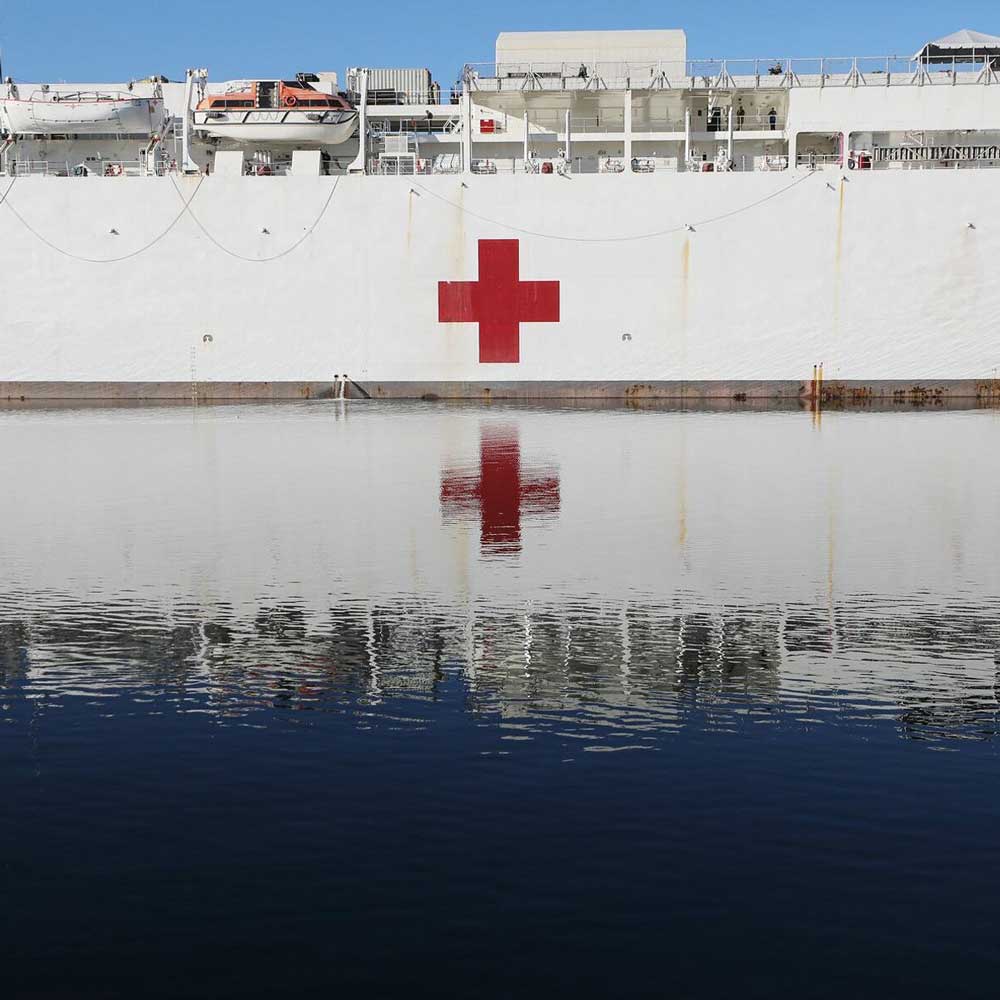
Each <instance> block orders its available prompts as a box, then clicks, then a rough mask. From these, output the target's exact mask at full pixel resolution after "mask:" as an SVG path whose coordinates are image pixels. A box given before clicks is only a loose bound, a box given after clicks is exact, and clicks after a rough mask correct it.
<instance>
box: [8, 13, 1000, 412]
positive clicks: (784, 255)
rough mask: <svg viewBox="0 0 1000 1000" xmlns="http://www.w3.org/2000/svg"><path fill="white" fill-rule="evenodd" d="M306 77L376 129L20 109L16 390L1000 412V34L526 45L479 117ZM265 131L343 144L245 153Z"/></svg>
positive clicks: (198, 78)
mask: <svg viewBox="0 0 1000 1000" xmlns="http://www.w3.org/2000/svg"><path fill="white" fill-rule="evenodd" d="M302 78H304V77H300V79H302ZM308 78H309V79H315V80H316V81H317V82H316V83H315V84H314V85H313V86H315V88H316V91H317V96H316V98H315V99H316V100H317V101H320V100H323V101H324V102H328V100H329V101H332V100H333V99H336V100H337V101H338V102H340V101H342V102H343V107H344V108H346V109H347V110H346V111H344V114H345V115H346V114H348V113H349V115H350V118H351V124H349V125H347V126H346V127H345V128H342V134H343V135H346V134H347V130H349V129H353V128H354V125H353V119H354V116H355V114H356V115H357V121H358V126H357V128H356V130H355V134H354V136H352V137H350V138H348V139H346V140H345V141H339V142H327V141H324V139H323V137H322V136H321V135H319V133H320V132H321V130H322V128H321V127H322V125H323V124H324V123H323V121H321V119H323V118H324V117H325V116H326V115H327V114H328V113H330V109H329V108H328V107H326V106H324V107H322V108H320V107H316V108H311V107H304V106H300V104H301V103H302V102H301V100H300V98H301V97H302V94H303V92H302V91H298V90H292V91H284V90H275V91H274V93H273V95H271V97H269V98H267V99H268V100H273V101H275V102H276V107H275V108H273V109H270V108H265V105H264V104H263V102H264V100H265V98H264V97H263V96H261V93H262V92H260V91H259V88H260V87H261V86H263V84H261V83H259V82H253V81H251V82H249V83H247V82H246V81H243V82H240V83H236V82H234V83H230V84H226V83H213V82H210V81H208V79H207V75H206V74H205V73H204V72H203V71H192V73H191V74H190V75H189V79H188V81H187V83H186V84H180V83H167V82H164V81H162V80H159V79H152V80H149V81H145V82H143V81H138V82H133V83H131V84H129V85H117V86H115V85H107V86H105V85H99V86H95V85H87V86H86V87H84V86H81V85H79V84H74V85H61V84H60V85H57V84H52V85H50V86H49V87H48V89H47V90H45V91H44V93H45V95H46V102H45V103H51V104H59V105H62V104H64V103H68V100H69V99H68V97H67V98H66V101H65V102H64V100H63V97H62V95H64V94H65V95H69V94H73V93H79V92H81V91H88V92H93V93H105V92H106V93H120V92H125V93H127V94H128V95H129V99H130V100H132V101H143V100H145V101H148V102H151V105H150V106H155V102H157V101H161V100H162V107H163V108H164V109H165V114H164V117H163V126H162V128H159V130H158V131H153V132H152V133H151V134H138V133H137V134H135V135H124V134H122V132H123V131H124V130H122V129H118V130H115V129H111V128H109V129H108V130H107V132H106V133H102V134H96V135H95V134H92V129H90V128H89V127H88V128H82V127H81V128H76V127H74V126H72V125H71V124H68V123H63V127H61V129H60V131H58V132H56V131H55V130H54V129H53V131H52V132H51V133H47V134H35V133H32V132H30V131H29V130H26V129H24V128H23V127H20V126H19V127H14V126H15V125H16V124H17V122H16V121H15V120H14V119H12V118H11V116H10V113H9V111H8V112H7V117H6V119H5V122H6V125H5V129H6V134H5V137H4V139H3V141H2V142H0V166H2V170H3V174H4V175H6V176H5V177H4V178H3V179H0V200H2V202H3V203H2V204H0V267H2V268H3V271H4V273H5V274H7V275H13V276H15V278H14V281H13V285H14V287H16V288H17V289H18V292H17V293H16V294H14V295H12V296H11V297H10V298H8V299H7V300H6V301H5V312H6V319H7V321H6V323H5V327H4V332H3V334H2V336H0V385H2V386H3V388H2V389H0V394H3V395H15V396H21V395H24V396H38V395H67V394H68V395H109V394H111V395H173V396H178V395H179V396H181V397H185V398H186V397H188V396H190V395H194V396H197V397H199V398H201V397H215V398H219V397H226V396H230V395H237V396H242V395H249V394H265V395H302V394H314V393H321V392H331V391H336V392H339V391H344V392H345V393H347V394H352V393H353V394H357V393H367V394H370V395H482V394H484V393H489V394H494V395H509V394H513V395H547V394H553V393H566V394H576V395H595V394H596V395H609V396H621V395H626V394H627V395H633V396H634V395H681V396H688V397H690V396H726V397H730V396H735V397H737V398H742V397H750V396H756V395H767V396H775V395H780V396H803V397H806V398H819V397H822V396H824V395H825V396H830V395H834V396H836V397H837V398H845V399H849V400H858V401H861V400H867V399H869V398H873V397H878V396H886V397H889V398H897V397H900V398H921V399H924V398H943V397H944V396H947V395H967V396H977V397H978V398H981V399H990V400H992V399H994V398H996V396H997V395H998V391H997V384H998V383H997V369H998V367H1000V348H998V347H997V346H996V344H995V341H994V338H993V337H992V335H991V334H990V333H989V317H990V316H992V315H995V314H996V312H997V309H998V308H1000V290H998V288H997V285H996V283H995V282H994V281H993V279H992V261H994V260H996V259H997V256H998V253H1000V231H998V230H997V229H995V228H994V226H993V225H992V224H991V221H990V220H991V219H993V218H995V217H996V216H997V212H998V209H1000V185H998V184H997V178H998V177H1000V174H996V173H994V169H995V168H996V167H997V166H1000V86H998V84H1000V39H992V38H991V36H983V35H979V34H976V33H963V34H959V35H958V36H950V37H949V38H945V39H939V40H938V41H937V42H933V43H929V44H928V45H927V46H925V47H924V48H923V49H922V50H921V52H920V53H918V54H917V55H916V56H914V57H912V58H895V57H880V58H877V59H876V58H860V57H858V58H855V57H850V58H845V59H839V58H817V59H790V58H765V59H751V60H727V61H698V60H691V59H688V58H687V52H686V39H685V36H684V33H683V32H679V31H665V32H659V31H657V32H607V33H599V32H598V33H595V32H541V33H534V34H524V33H518V34H503V35H501V36H500V38H499V39H498V42H497V61H496V62H495V63H493V64H489V65H480V66H476V65H467V66H466V67H465V68H464V70H463V71H462V74H461V78H460V80H459V82H458V83H457V84H456V86H455V87H454V88H453V89H452V90H451V91H444V92H442V91H441V88H440V87H438V86H437V84H435V83H433V81H432V80H431V79H430V75H429V74H428V73H427V72H426V71H420V70H393V71H388V70H366V69H363V68H362V69H352V70H350V71H349V74H348V78H347V79H348V87H349V90H348V91H347V92H345V93H344V94H342V95H338V94H337V91H336V85H335V82H333V81H331V80H330V79H329V75H326V76H324V78H323V79H322V82H320V78H319V77H318V76H316V77H313V76H311V75H310V76H309V77H308ZM411 82H412V85H413V87H414V88H415V89H414V90H412V91H411V90H408V89H406V88H407V87H408V86H409V85H410V83H411ZM274 86H275V87H279V86H280V87H286V86H288V87H294V86H295V85H292V84H285V83H280V82H276V83H274ZM248 87H255V88H258V90H253V91H251V90H248V89H247V88H248ZM241 88H242V89H241ZM39 90H40V87H38V86H34V87H33V86H30V85H27V84H20V85H19V86H16V87H15V86H12V85H7V87H6V95H4V93H3V92H2V91H0V98H3V107H4V108H5V109H6V108H7V107H9V106H11V102H12V101H15V99H17V98H19V94H24V93H35V92H37V91H39ZM18 92H19V93H18ZM227 94H228V95H229V97H227V96H226V95H227ZM241 94H242V95H244V97H245V100H248V101H251V102H252V103H253V107H252V108H250V107H248V108H228V107H226V108H222V107H221V105H220V106H218V107H216V105H215V104H214V103H213V102H214V101H215V100H217V99H218V100H222V101H223V102H224V101H226V100H229V99H232V100H240V99H243V98H241V97H240V95H241ZM248 94H249V95H250V96H246V95H248ZM293 94H294V95H295V96H296V104H295V105H292V104H290V103H288V102H287V101H286V97H287V96H290V95H293ZM322 94H329V95H330V97H329V99H327V98H326V97H322ZM233 95H235V96H233ZM306 96H307V98H308V100H309V101H311V100H312V99H313V98H312V97H311V96H309V95H306ZM57 98H58V100H57ZM387 102H388V103H387ZM195 105H198V108H199V109H200V110H195ZM262 108H264V110H265V111H266V113H268V114H271V113H274V114H280V115H291V114H294V115H296V116H303V115H305V116H308V115H310V114H311V115H313V116H314V118H316V120H315V121H314V120H312V119H309V121H308V123H307V122H306V119H305V118H303V122H302V127H303V128H308V129H309V134H308V136H298V135H293V136H288V135H284V134H282V135H280V136H279V135H278V134H277V131H275V132H272V133H270V135H272V136H274V137H275V138H271V139H268V138H267V136H265V134H264V133H263V132H260V133H259V134H258V133H254V134H253V135H248V134H237V132H238V128H236V127H234V128H233V129H232V131H227V127H228V126H229V125H234V126H242V125H243V123H239V122H235V123H230V122H229V120H228V117H229V116H230V115H231V114H236V115H246V114H251V115H252V114H260V113H263V112H262ZM355 109H356V110H355ZM211 114H217V115H223V114H225V115H226V116H227V119H226V121H225V122H222V120H221V118H215V119H213V120H212V121H213V122H214V125H213V124H212V123H210V122H209V120H208V116H209V115H211ZM338 114H339V112H338ZM254 124H255V125H256V123H254ZM281 124H282V123H278V122H274V123H267V127H268V128H272V127H274V128H277V127H278V126H280V125H281ZM224 126H225V127H224ZM262 127H263V126H262ZM317 136H319V137H318V138H317ZM39 175H45V179H42V178H41V177H40V176H39ZM247 175H252V176H247ZM53 177H58V178H70V179H69V180H59V181H58V182H57V181H56V180H54V179H52V178H53ZM73 177H80V178H86V180H83V179H81V180H80V181H78V182H75V181H73V180H72V178H73ZM118 177H124V178H126V180H121V181H118V182H116V186H114V187H110V186H106V185H105V183H104V180H103V179H104V178H118ZM93 178H101V179H102V180H101V183H97V181H95V180H93ZM55 286H58V287H59V288H60V289H62V290H63V291H64V294H62V295H60V296H58V297H54V296H51V295H49V294H48V293H47V290H48V289H49V288H51V287H55ZM154 299H155V304H154V302H153V300H154Z"/></svg>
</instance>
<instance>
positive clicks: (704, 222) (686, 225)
mask: <svg viewBox="0 0 1000 1000" xmlns="http://www.w3.org/2000/svg"><path fill="white" fill-rule="evenodd" d="M813 173H814V172H813V171H810V172H809V173H807V174H803V175H802V176H801V177H799V178H797V179H796V180H794V181H792V183H791V184H787V185H785V187H783V188H779V190H777V191H772V192H771V193H770V194H768V195H765V196H764V197H763V198H758V199H757V200H756V201H752V202H750V204H748V205H742V206H740V207H739V208H735V209H733V210H732V211H729V212H723V213H722V214H721V215H715V216H712V217H711V218H708V219H701V220H700V221H693V222H683V223H681V224H680V225H677V226H671V227H670V228H669V229H657V230H655V231H653V232H649V233H637V234H635V235H633V236H564V235H561V234H560V233H542V232H538V231H536V230H533V229H524V228H522V227H521V226H512V225H511V224H510V223H507V222H501V221H500V220H499V219H491V218H489V217H488V216H485V215H480V214H479V213H478V212H473V211H472V210H471V209H468V208H466V207H465V206H464V205H460V204H459V203H458V202H455V201H452V200H451V199H450V198H446V197H445V196H444V195H441V194H438V193H437V192H436V191H432V190H431V189H430V188H428V187H425V186H424V185H423V184H421V183H420V182H419V181H416V180H414V179H413V178H410V183H411V184H412V185H413V186H414V187H417V188H420V190H421V191H424V192H426V193H427V194H429V195H430V196H431V197H432V198H437V200H438V201H442V202H444V203H445V204H446V205H450V206H451V207H452V208H455V209H458V211H460V212H463V213H464V214H466V215H468V216H470V217H471V218H473V219H478V220H479V221H480V222H486V223H488V224H489V225H491V226H499V227H500V228H501V229H507V230H509V231H510V232H512V233H520V234H522V235H523V236H534V237H537V238H538V239H542V240H560V241H562V242H566V243H633V242H636V241H637V240H653V239H658V238H659V237H661V236H671V235H673V234H674V233H682V232H684V231H685V230H687V231H689V232H690V231H692V230H696V229H698V228H699V227H700V226H710V225H712V224H713V223H716V222H722V221H723V220H724V219H731V218H732V217H733V216H735V215H740V214H741V213H743V212H749V211H750V210H751V209H754V208H758V207H759V206H761V205H763V204H765V203H766V202H769V201H771V200H772V199H774V198H777V197H779V196H780V195H783V194H785V193H786V192H788V191H791V190H792V188H794V187H798V186H799V185H800V184H801V183H802V182H803V181H807V180H808V179H809V178H810V177H811V176H812V175H813Z"/></svg>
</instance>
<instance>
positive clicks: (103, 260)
mask: <svg viewBox="0 0 1000 1000" xmlns="http://www.w3.org/2000/svg"><path fill="white" fill-rule="evenodd" d="M204 180H205V178H204V176H202V177H201V178H200V180H199V181H198V186H197V187H196V188H195V189H194V192H193V193H192V195H191V197H190V198H188V199H187V201H185V203H184V207H183V208H182V209H181V210H180V212H178V213H177V215H176V216H175V217H174V218H173V220H172V221H171V223H170V225H169V226H167V228H166V229H164V230H163V232H162V233H160V234H159V236H156V237H154V238H153V239H152V240H150V241H149V243H147V244H146V245H145V246H142V247H139V249H138V250H132V251H130V252H129V253H126V254H122V255H121V256H120V257H85V256H84V255H82V254H77V253H73V252H72V251H70V250H65V249H64V248H63V247H61V246H58V245H57V244H55V243H53V242H52V240H50V239H48V238H47V237H46V236H43V235H42V234H41V233H40V232H39V231H38V230H37V229H35V227H34V226H32V225H31V223H30V222H28V220H27V219H25V217H24V216H23V215H21V213H20V212H19V211H18V210H17V209H16V208H14V206H13V205H12V204H11V203H10V202H9V201H8V200H7V195H8V194H10V191H11V188H13V186H14V184H15V182H16V181H17V178H16V177H15V178H14V179H13V180H12V181H11V182H10V185H9V186H8V188H7V190H6V191H5V192H4V196H3V198H2V199H0V204H3V205H6V206H7V208H9V209H10V210H11V212H13V214H14V216H15V217H16V218H17V220H18V221H19V222H20V223H21V225H22V226H24V228H25V229H27V230H28V232H29V233H31V235H32V236H34V237H35V239H37V240H39V241H40V242H41V243H44V244H45V246H47V247H48V248H49V249H50V250H54V251H55V252H56V253H58V254H62V256H63V257H69V258H70V260H77V261H81V262H83V263H85V264H120V263H121V262H122V261H124V260H131V259H132V258H133V257H138V256H139V255H140V254H143V253H145V252H146V251H147V250H151V249H152V248H153V247H154V246H156V244H157V243H159V242H160V240H162V239H163V237H164V236H166V235H167V233H169V232H170V231H171V230H172V229H173V228H174V226H176V225H177V223H178V222H180V221H181V219H182V218H184V213H185V212H187V211H188V209H189V208H190V205H191V202H192V201H194V199H195V196H196V195H197V194H198V192H199V191H200V190H201V185H202V182H203V181H204Z"/></svg>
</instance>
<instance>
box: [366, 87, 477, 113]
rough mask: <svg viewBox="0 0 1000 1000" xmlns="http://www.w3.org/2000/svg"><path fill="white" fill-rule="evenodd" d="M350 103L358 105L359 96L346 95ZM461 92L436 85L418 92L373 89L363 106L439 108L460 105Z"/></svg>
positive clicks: (369, 91)
mask: <svg viewBox="0 0 1000 1000" xmlns="http://www.w3.org/2000/svg"><path fill="white" fill-rule="evenodd" d="M347 96H348V97H349V98H350V99H351V101H352V103H354V104H358V103H360V101H361V95H360V94H358V93H355V92H350V93H348V95H347ZM461 98H462V91H461V90H442V89H441V88H440V87H439V86H438V85H437V84H433V85H431V86H430V87H424V88H422V89H420V90H395V89H392V88H382V89H373V88H369V90H368V98H367V100H366V101H365V104H366V105H367V106H368V107H399V106H407V105H417V106H420V107H431V108H436V107H441V106H443V105H457V104H459V103H461Z"/></svg>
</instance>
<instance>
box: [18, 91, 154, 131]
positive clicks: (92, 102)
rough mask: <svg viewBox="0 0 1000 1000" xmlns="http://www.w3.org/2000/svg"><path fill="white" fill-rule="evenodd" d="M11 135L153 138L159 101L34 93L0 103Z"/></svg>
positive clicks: (97, 94)
mask: <svg viewBox="0 0 1000 1000" xmlns="http://www.w3.org/2000/svg"><path fill="white" fill-rule="evenodd" d="M0 110H2V113H3V121H4V124H5V125H6V127H7V130H8V131H10V132H12V133H13V134H15V135H100V134H105V133H109V132H112V133H118V134H121V135H153V134H156V133H159V132H160V131H161V130H162V127H163V121H164V113H163V100H162V99H161V98H158V97H133V96H132V95H131V94H121V93H101V92H97V91H76V92H73V93H67V92H64V91H51V90H38V91H35V92H34V93H33V94H32V95H31V96H30V97H28V98H27V99H21V98H19V97H13V96H11V97H5V98H2V99H0Z"/></svg>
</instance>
